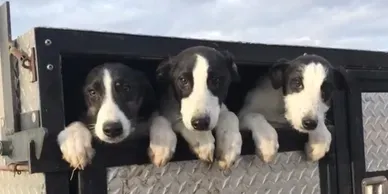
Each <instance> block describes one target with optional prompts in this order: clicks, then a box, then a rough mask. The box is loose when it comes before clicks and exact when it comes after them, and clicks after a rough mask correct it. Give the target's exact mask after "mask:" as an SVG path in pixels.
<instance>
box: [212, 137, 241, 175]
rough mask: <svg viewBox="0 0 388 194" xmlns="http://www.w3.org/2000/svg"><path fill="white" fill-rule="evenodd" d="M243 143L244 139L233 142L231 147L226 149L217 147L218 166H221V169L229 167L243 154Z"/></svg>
mask: <svg viewBox="0 0 388 194" xmlns="http://www.w3.org/2000/svg"><path fill="white" fill-rule="evenodd" d="M240 137H241V136H240ZM241 144H242V141H240V142H234V143H231V144H230V145H229V149H226V150H223V149H218V148H217V151H216V156H217V159H218V166H220V168H221V169H223V170H226V169H229V168H230V167H231V166H232V165H233V164H234V162H235V161H236V160H237V158H238V157H239V156H240V154H241Z"/></svg>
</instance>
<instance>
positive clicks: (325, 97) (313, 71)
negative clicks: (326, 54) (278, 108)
mask: <svg viewBox="0 0 388 194" xmlns="http://www.w3.org/2000/svg"><path fill="white" fill-rule="evenodd" d="M270 80H271V83H272V86H273V88H274V89H280V88H281V89H282V90H283V95H284V102H285V117H286V119H287V120H288V121H289V122H290V124H291V125H292V126H293V127H294V128H295V129H297V130H299V131H301V132H308V131H311V130H315V129H316V128H317V127H319V126H320V125H324V121H325V114H326V112H327V111H328V109H329V107H330V100H331V97H332V93H333V91H334V90H335V89H339V90H341V89H344V87H345V85H346V83H345V75H344V73H343V72H342V71H340V70H339V69H335V68H333V66H332V65H331V64H330V63H329V62H328V61H327V60H326V59H325V58H323V57H321V56H318V55H313V54H304V55H303V56H299V57H297V58H295V59H294V60H291V61H288V60H285V59H282V60H279V61H278V62H277V63H276V64H275V65H273V66H272V68H271V70H270Z"/></svg>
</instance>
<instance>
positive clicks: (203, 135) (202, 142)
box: [177, 123, 215, 162]
mask: <svg viewBox="0 0 388 194" xmlns="http://www.w3.org/2000/svg"><path fill="white" fill-rule="evenodd" d="M177 125H178V126H177V127H178V128H177V131H179V133H180V134H181V135H182V136H183V138H184V139H185V140H186V141H187V143H188V144H189V146H190V148H191V150H192V151H193V152H194V153H195V154H196V155H197V157H198V158H199V159H200V160H202V161H205V162H213V158H214V147H215V146H214V141H215V140H214V137H213V134H212V131H190V130H188V129H186V128H185V127H184V125H183V123H180V124H177Z"/></svg>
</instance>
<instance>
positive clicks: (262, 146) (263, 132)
mask: <svg viewBox="0 0 388 194" xmlns="http://www.w3.org/2000/svg"><path fill="white" fill-rule="evenodd" d="M240 129H249V130H251V131H252V137H253V140H254V142H255V145H256V152H257V155H258V156H259V157H260V159H261V160H263V162H266V163H268V162H270V161H272V160H273V158H274V156H275V155H276V153H277V152H278V149H279V143H278V134H277V132H276V130H275V128H273V127H272V126H271V125H270V124H269V123H268V122H267V120H266V119H265V118H264V116H263V115H262V114H259V113H247V114H244V115H243V116H241V117H240Z"/></svg>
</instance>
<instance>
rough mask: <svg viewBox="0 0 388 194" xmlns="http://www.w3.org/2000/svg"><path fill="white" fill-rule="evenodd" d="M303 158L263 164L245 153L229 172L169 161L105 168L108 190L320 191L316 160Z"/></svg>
mask: <svg viewBox="0 0 388 194" xmlns="http://www.w3.org/2000/svg"><path fill="white" fill-rule="evenodd" d="M303 157H304V156H303V153H302V152H284V153H280V154H278V155H277V158H276V160H275V161H274V162H273V163H271V164H263V162H261V160H259V159H258V158H257V157H256V156H244V157H242V158H241V159H240V160H238V161H237V162H236V164H235V165H234V167H233V168H232V170H231V171H229V172H228V173H224V172H222V171H220V170H219V168H218V166H217V165H213V166H210V167H209V166H207V165H205V164H203V163H201V162H199V161H187V162H172V163H169V164H168V165H167V166H166V167H164V168H156V167H154V166H153V165H132V166H125V167H114V168H109V169H108V176H107V182H108V193H109V194H124V193H131V194H137V193H138V194H140V193H141V194H146V193H147V194H151V193H155V194H161V193H163V194H164V193H166V194H167V193H173V194H180V193H187V194H189V193H190V194H191V193H195V194H202V193H206V194H209V193H212V194H216V193H222V194H236V193H247V194H250V193H255V194H283V193H284V194H285V193H287V194H289V193H295V194H310V193H314V194H315V193H320V180H319V168H318V163H313V162H306V161H305V160H304V159H303Z"/></svg>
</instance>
